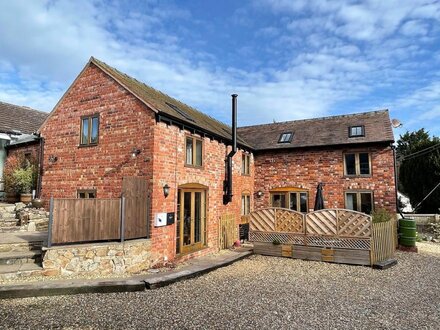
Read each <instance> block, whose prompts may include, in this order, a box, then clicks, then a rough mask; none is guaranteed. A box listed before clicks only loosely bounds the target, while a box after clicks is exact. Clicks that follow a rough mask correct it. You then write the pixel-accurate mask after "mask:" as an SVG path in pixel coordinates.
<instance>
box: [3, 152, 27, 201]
mask: <svg viewBox="0 0 440 330" xmlns="http://www.w3.org/2000/svg"><path fill="white" fill-rule="evenodd" d="M23 165H24V157H23V156H22V155H12V156H8V158H6V162H5V168H4V170H3V180H4V181H5V191H6V192H7V193H10V194H17V193H18V192H19V187H18V186H17V182H16V180H15V177H14V172H15V171H16V170H18V169H20V168H22V167H23Z"/></svg>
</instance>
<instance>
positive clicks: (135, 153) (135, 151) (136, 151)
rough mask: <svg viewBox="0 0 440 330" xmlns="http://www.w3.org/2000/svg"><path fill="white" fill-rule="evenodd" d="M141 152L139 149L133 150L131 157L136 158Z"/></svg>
mask: <svg viewBox="0 0 440 330" xmlns="http://www.w3.org/2000/svg"><path fill="white" fill-rule="evenodd" d="M140 153H141V151H140V150H139V149H137V148H133V151H132V152H131V157H133V158H136V156H137V155H139V154H140Z"/></svg>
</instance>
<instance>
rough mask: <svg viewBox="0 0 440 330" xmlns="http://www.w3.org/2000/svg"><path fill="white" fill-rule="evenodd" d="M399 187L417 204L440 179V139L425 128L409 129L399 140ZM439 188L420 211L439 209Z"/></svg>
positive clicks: (434, 211) (427, 211)
mask: <svg viewBox="0 0 440 330" xmlns="http://www.w3.org/2000/svg"><path fill="white" fill-rule="evenodd" d="M397 163H398V165H399V189H400V190H402V191H403V192H404V193H405V194H406V195H408V197H409V199H410V200H411V204H412V206H413V207H414V206H416V205H417V204H418V203H419V202H421V201H422V200H423V198H424V197H425V196H426V195H428V194H429V192H430V191H431V190H432V189H433V188H434V187H435V186H436V185H437V184H438V183H439V182H440V139H439V138H438V137H435V136H433V137H430V136H429V133H428V132H426V131H425V129H423V128H422V129H420V130H418V131H415V132H411V133H409V132H406V133H405V134H404V135H401V136H400V138H399V141H397ZM439 208H440V188H437V190H436V191H434V193H433V194H432V195H430V196H429V197H428V198H427V199H426V200H425V201H424V202H423V203H422V204H421V205H420V207H419V208H418V209H417V212H418V213H438V212H439Z"/></svg>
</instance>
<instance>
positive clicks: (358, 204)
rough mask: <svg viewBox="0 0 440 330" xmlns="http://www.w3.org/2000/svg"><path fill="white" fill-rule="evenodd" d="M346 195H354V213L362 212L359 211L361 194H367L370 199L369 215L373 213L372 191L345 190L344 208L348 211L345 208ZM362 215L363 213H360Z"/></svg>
mask: <svg viewBox="0 0 440 330" xmlns="http://www.w3.org/2000/svg"><path fill="white" fill-rule="evenodd" d="M347 194H356V210H353V211H356V212H362V211H361V194H369V195H370V197H371V213H373V211H374V192H373V190H362V189H361V190H357V189H354V190H346V191H344V207H345V208H346V209H347V210H350V209H349V208H348V207H347ZM362 213H364V212H362ZM371 213H370V214H371Z"/></svg>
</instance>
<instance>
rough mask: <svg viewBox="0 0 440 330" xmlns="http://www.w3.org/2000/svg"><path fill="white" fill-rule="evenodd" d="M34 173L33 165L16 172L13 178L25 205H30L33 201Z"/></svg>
mask: <svg viewBox="0 0 440 330" xmlns="http://www.w3.org/2000/svg"><path fill="white" fill-rule="evenodd" d="M33 173H34V167H33V166H32V165H29V166H27V167H26V168H19V169H16V170H15V171H14V174H13V176H14V179H15V182H16V185H17V187H18V189H19V192H20V201H21V202H23V203H29V202H30V201H31V200H32V194H31V191H32V187H33Z"/></svg>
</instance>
